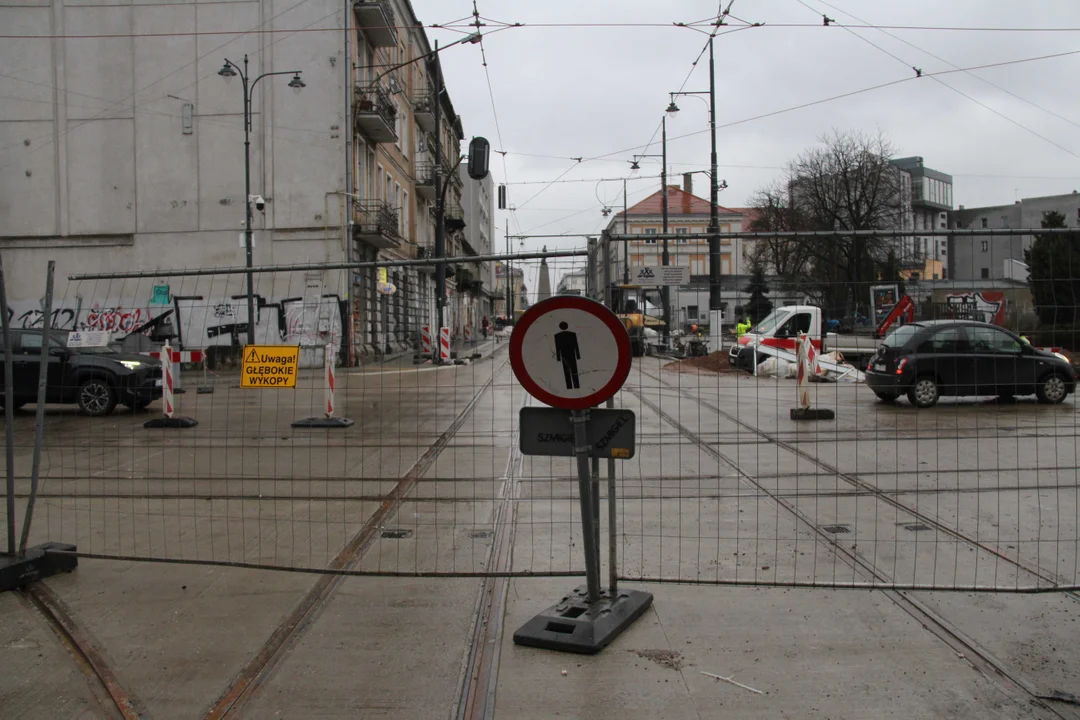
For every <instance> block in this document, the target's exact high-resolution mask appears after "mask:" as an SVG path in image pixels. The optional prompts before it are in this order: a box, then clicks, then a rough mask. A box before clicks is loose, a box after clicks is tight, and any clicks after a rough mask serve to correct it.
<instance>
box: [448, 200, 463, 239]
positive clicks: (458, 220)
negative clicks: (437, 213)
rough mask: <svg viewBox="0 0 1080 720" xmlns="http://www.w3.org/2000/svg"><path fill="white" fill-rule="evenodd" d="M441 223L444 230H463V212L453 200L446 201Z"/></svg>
mask: <svg viewBox="0 0 1080 720" xmlns="http://www.w3.org/2000/svg"><path fill="white" fill-rule="evenodd" d="M443 223H444V225H445V227H446V232H454V231H455V230H464V229H465V212H464V211H463V210H462V209H461V205H459V204H457V203H453V202H448V203H446V209H445V210H443Z"/></svg>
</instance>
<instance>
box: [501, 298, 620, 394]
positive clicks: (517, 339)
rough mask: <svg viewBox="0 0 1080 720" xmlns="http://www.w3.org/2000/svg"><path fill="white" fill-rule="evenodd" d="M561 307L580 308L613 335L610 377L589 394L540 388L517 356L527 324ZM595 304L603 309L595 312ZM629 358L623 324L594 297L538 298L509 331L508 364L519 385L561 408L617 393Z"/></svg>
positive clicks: (528, 325) (527, 327)
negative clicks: (569, 395)
mask: <svg viewBox="0 0 1080 720" xmlns="http://www.w3.org/2000/svg"><path fill="white" fill-rule="evenodd" d="M565 308H570V309H573V310H582V311H584V312H587V313H590V314H591V315H593V316H595V317H597V318H599V319H600V320H601V321H603V323H604V324H605V325H607V326H608V328H609V329H610V330H611V334H612V335H613V336H614V337H615V345H616V347H617V348H618V350H619V357H618V359H617V361H616V363H617V364H616V367H615V373H614V374H613V375H612V376H611V380H609V381H608V383H607V384H606V385H604V387H602V388H600V389H599V390H597V391H596V392H594V393H593V394H592V395H587V396H585V397H581V398H563V397H559V396H558V395H554V394H552V393H549V392H548V391H547V390H544V389H543V388H541V387H540V386H539V385H538V384H537V383H536V382H535V381H534V380H533V379H532V378H531V377H529V373H528V371H526V370H525V364H524V362H523V360H522V357H521V345H522V343H523V342H524V340H525V333H526V332H527V331H528V330H529V327H530V326H531V325H532V324H533V323H534V322H536V321H537V320H538V319H539V318H540V316H542V315H546V314H548V313H549V312H552V311H554V310H559V309H565ZM598 308H599V309H601V310H603V312H597V309H598ZM630 358H631V353H630V336H629V335H627V333H626V328H625V327H623V325H622V323H621V322H620V321H619V318H618V317H617V316H616V315H615V313H613V312H611V310H609V309H608V308H607V307H606V306H604V305H603V304H601V303H598V302H596V301H595V300H590V299H588V298H585V297H581V296H578V295H557V296H555V297H551V298H548V299H547V300H542V301H541V302H538V303H537V304H535V305H533V306H532V307H531V308H529V309H528V310H526V311H525V314H524V315H522V316H521V319H520V320H518V321H517V324H516V325H514V331H513V332H512V333H511V335H510V367H511V368H512V369H513V371H514V376H515V377H517V379H518V382H520V383H521V386H522V387H524V388H525V390H526V391H527V392H528V393H529V394H530V395H532V396H533V397H534V398H536V399H537V400H539V401H540V402H542V403H544V404H545V405H550V406H551V407H556V408H561V409H563V410H585V409H586V408H591V407H596V406H597V405H599V404H600V403H602V402H604V401H605V400H608V399H609V398H611V397H614V395H615V393H617V392H618V391H619V388H621V387H622V386H623V383H625V382H626V378H628V377H629V376H630Z"/></svg>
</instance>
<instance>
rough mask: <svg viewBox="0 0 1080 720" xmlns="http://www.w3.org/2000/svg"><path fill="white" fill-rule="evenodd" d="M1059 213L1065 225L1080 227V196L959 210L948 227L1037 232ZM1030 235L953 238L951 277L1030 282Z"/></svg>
mask: <svg viewBox="0 0 1080 720" xmlns="http://www.w3.org/2000/svg"><path fill="white" fill-rule="evenodd" d="M1049 212H1059V213H1061V214H1062V215H1064V216H1065V225H1066V226H1068V227H1080V194H1078V193H1077V192H1076V191H1075V190H1074V191H1073V192H1071V193H1069V194H1067V195H1049V196H1045V197H1035V198H1023V199H1021V200H1017V201H1016V202H1014V203H1011V204H1009V205H991V206H989V207H978V208H965V207H964V206H963V205H961V206H960V207H959V209H957V210H955V211H953V212H952V213H950V214H949V227H950V228H958V229H980V228H981V229H991V230H999V229H1003V228H1010V229H1011V228H1037V227H1041V226H1042V221H1043V218H1044V217H1045V215H1046V214H1047V213H1049ZM1033 239H1034V238H1033V237H1032V236H1031V235H999V236H993V235H986V236H982V237H980V236H978V235H970V236H962V237H961V236H953V237H950V238H948V242H949V245H950V247H949V277H950V278H953V279H956V280H1018V281H1022V282H1026V281H1027V278H1028V270H1027V264H1026V263H1025V261H1024V251H1026V250H1027V249H1028V248H1030V247H1031V242H1032V240H1033Z"/></svg>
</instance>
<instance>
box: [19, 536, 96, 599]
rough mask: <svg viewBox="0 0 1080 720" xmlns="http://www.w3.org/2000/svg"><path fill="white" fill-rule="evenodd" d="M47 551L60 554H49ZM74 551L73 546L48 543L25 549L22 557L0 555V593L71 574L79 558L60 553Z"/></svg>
mask: <svg viewBox="0 0 1080 720" xmlns="http://www.w3.org/2000/svg"><path fill="white" fill-rule="evenodd" d="M49 550H59V551H62V552H61V553H57V554H51V553H49ZM75 550H76V548H75V546H74V545H68V544H66V543H58V542H48V543H44V544H42V545H35V546H34V547H32V548H27V550H26V554H25V555H22V556H11V555H0V592H5V591H7V590H14V589H16V588H20V587H22V586H23V585H27V584H29V583H32V582H34V581H35V580H41V579H42V578H47V577H50V576H52V575H56V574H58V573H62V572H71V571H72V570H74V569H75V568H76V567H77V566H78V564H79V558H77V557H75V556H74V555H64V554H62V553H63V552H75Z"/></svg>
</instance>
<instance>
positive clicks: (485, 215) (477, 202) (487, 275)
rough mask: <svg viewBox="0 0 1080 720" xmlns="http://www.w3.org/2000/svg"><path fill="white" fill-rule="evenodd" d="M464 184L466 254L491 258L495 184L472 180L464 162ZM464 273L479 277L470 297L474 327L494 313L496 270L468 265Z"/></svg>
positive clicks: (489, 180) (489, 264)
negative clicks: (481, 319)
mask: <svg viewBox="0 0 1080 720" xmlns="http://www.w3.org/2000/svg"><path fill="white" fill-rule="evenodd" d="M458 174H459V175H460V177H461V184H462V196H461V202H462V206H463V207H462V209H463V211H464V213H465V229H464V231H463V233H464V237H463V240H464V242H463V244H462V246H463V250H464V252H465V254H466V255H490V254H492V251H493V242H494V238H495V198H494V181H493V180H492V178H491V175H488V176H487V177H486V178H484V179H483V180H473V179H472V178H470V177H469V174H468V167H467V164H466V163H465V162H462V163H461V166H460V167H459V168H458ZM463 269H464V270H466V271H468V272H470V273H474V272H475V273H476V277H475V278H473V287H472V291H471V293H470V295H471V300H472V301H473V305H474V312H473V315H474V318H473V321H474V322H473V324H474V326H475V324H476V317H475V316H479V317H480V318H483V317H488V319H490V318H491V315H492V314H493V313H494V306H493V304H492V300H493V298H494V296H495V270H494V264H493V263H492V262H491V261H488V262H483V263H469V264H467V265H465V266H464V268H463Z"/></svg>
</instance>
